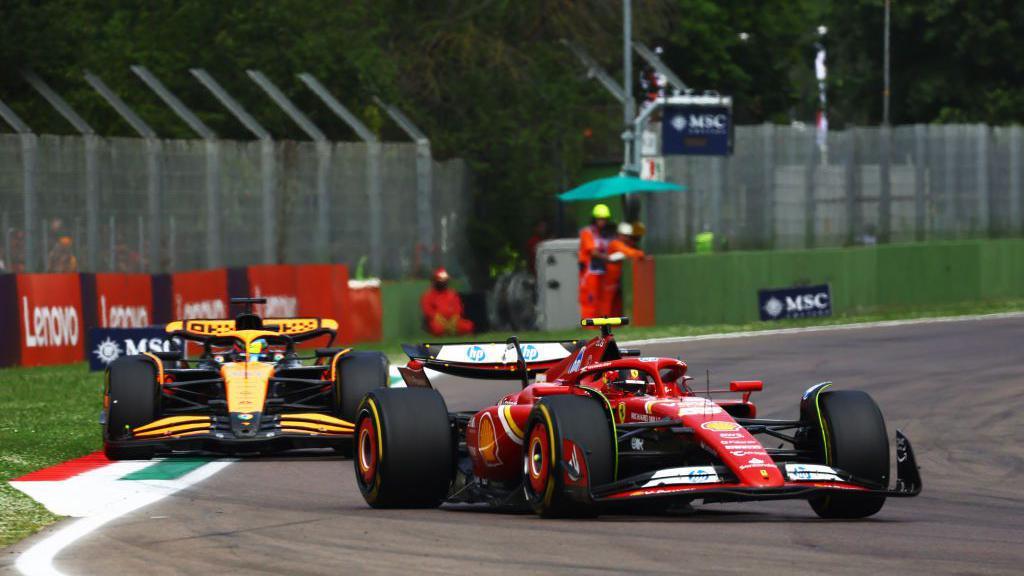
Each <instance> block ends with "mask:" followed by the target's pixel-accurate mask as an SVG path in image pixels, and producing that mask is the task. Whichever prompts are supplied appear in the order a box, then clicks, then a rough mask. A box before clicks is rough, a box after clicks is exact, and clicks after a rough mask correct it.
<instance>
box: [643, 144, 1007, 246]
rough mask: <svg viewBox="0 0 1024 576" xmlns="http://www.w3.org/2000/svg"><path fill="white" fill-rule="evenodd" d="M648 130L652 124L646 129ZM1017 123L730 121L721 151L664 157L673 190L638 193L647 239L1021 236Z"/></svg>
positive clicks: (745, 242)
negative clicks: (824, 132) (823, 130)
mask: <svg viewBox="0 0 1024 576" xmlns="http://www.w3.org/2000/svg"><path fill="white" fill-rule="evenodd" d="M656 131H658V130H656ZM1021 141H1022V130H1021V127H1019V126H1009V127H992V126H986V125H910V126H900V127H893V128H880V127H872V128H850V129H847V130H842V131H833V132H830V133H829V134H828V138H827V146H825V147H824V148H822V147H819V145H818V143H817V142H816V138H815V131H814V127H813V126H810V127H806V128H804V127H792V126H774V125H761V126H740V127H737V128H736V131H735V149H734V154H733V155H732V156H729V157H711V156H670V157H666V158H665V161H664V162H665V165H664V169H665V178H666V179H667V180H669V181H673V182H677V183H680V184H685V185H686V186H687V187H688V191H687V192H685V193H682V194H651V195H649V197H648V198H646V199H645V210H644V216H645V217H646V220H647V230H648V240H647V246H648V248H649V249H651V250H652V251H655V252H662V253H664V252H685V251H691V250H693V247H694V236H695V235H696V234H698V233H700V232H703V231H711V232H714V233H715V242H716V244H717V248H718V249H720V250H721V249H773V248H776V249H781V248H815V247H830V246H853V245H860V244H874V243H889V242H913V241H925V240H946V239H964V238H998V237H1008V236H1022V235H1024V215H1022V212H1024V211H1022V205H1024V196H1022V195H1024V181H1022V176H1024V174H1022V169H1024V162H1022V161H1024V157H1022V149H1021Z"/></svg>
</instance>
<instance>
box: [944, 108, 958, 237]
mask: <svg viewBox="0 0 1024 576" xmlns="http://www.w3.org/2000/svg"><path fill="white" fill-rule="evenodd" d="M956 139H957V127H956V126H952V125H949V124H947V125H945V126H943V127H942V144H943V147H942V149H943V150H942V151H943V159H942V160H943V164H942V166H943V168H944V174H943V179H942V229H943V230H942V231H943V233H944V236H945V237H946V238H950V237H955V236H958V235H959V234H958V232H959V231H958V230H955V228H956V226H955V224H956V223H955V222H954V220H953V219H954V215H955V214H956V210H955V206H956V204H955V201H956V196H955V194H956V191H957V186H956V175H957V169H956V168H957V164H956V144H957V142H956Z"/></svg>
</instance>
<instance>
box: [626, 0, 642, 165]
mask: <svg viewBox="0 0 1024 576" xmlns="http://www.w3.org/2000/svg"><path fill="white" fill-rule="evenodd" d="M622 92H623V93H624V94H625V96H626V99H625V101H624V102H623V103H622V126H623V133H622V145H623V157H624V158H625V159H626V162H625V166H623V167H622V168H623V171H624V172H633V171H637V170H638V164H637V163H635V162H634V159H635V156H636V155H635V154H634V152H633V150H634V149H635V148H636V140H637V138H638V137H639V132H637V131H636V128H635V126H636V125H635V124H634V122H633V120H634V118H635V117H636V100H635V99H634V98H633V0H622Z"/></svg>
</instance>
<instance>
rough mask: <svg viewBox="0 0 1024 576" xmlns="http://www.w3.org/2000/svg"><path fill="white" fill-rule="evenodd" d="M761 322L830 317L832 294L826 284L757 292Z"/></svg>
mask: <svg viewBox="0 0 1024 576" xmlns="http://www.w3.org/2000/svg"><path fill="white" fill-rule="evenodd" d="M757 305H758V308H759V309H760V311H761V320H782V319H784V318H814V317H819V316H831V315H832V293H831V291H830V290H829V285H828V284H820V285H818V286H798V287H796V288H774V289H767V290H758V292H757Z"/></svg>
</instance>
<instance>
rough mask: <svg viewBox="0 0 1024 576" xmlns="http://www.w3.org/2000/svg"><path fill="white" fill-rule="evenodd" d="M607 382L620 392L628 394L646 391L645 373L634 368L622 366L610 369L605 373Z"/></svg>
mask: <svg viewBox="0 0 1024 576" xmlns="http://www.w3.org/2000/svg"><path fill="white" fill-rule="evenodd" d="M605 379H606V380H607V383H608V384H609V385H610V386H611V387H612V388H616V389H618V390H620V391H622V392H627V393H630V394H643V393H644V392H646V391H647V378H646V374H644V373H642V372H640V371H639V370H637V369H636V368H623V369H621V370H611V371H609V372H607V373H606V374H605Z"/></svg>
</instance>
